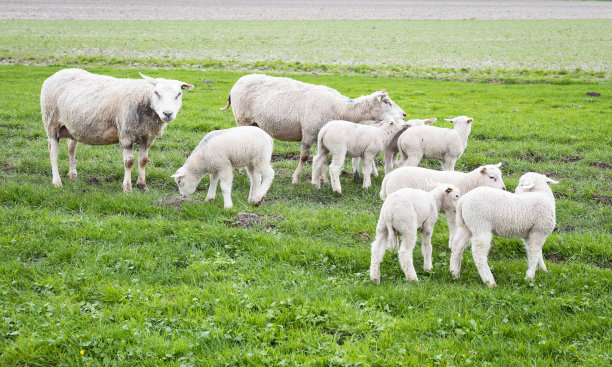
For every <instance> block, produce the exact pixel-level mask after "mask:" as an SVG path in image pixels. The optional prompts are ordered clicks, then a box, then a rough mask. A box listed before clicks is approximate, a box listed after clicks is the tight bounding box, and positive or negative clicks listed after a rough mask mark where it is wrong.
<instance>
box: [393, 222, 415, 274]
mask: <svg viewBox="0 0 612 367" xmlns="http://www.w3.org/2000/svg"><path fill="white" fill-rule="evenodd" d="M416 239H417V235H416V231H407V232H402V244H401V245H400V249H399V252H398V253H397V257H398V258H399V262H400V266H401V267H402V270H403V271H404V274H406V280H409V281H411V282H418V281H419V278H418V277H417V275H416V271H415V270H414V264H413V263H412V252H413V251H414V246H415V244H416Z"/></svg>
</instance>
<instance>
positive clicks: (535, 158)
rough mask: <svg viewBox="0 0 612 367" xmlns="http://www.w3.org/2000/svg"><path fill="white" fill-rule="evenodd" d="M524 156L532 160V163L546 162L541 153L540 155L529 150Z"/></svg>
mask: <svg viewBox="0 0 612 367" xmlns="http://www.w3.org/2000/svg"><path fill="white" fill-rule="evenodd" d="M523 158H525V159H526V160H527V161H529V162H531V163H539V162H544V157H542V156H541V155H538V154H536V153H534V152H527V153H524V154H523Z"/></svg>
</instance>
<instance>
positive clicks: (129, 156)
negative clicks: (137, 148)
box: [121, 143, 134, 192]
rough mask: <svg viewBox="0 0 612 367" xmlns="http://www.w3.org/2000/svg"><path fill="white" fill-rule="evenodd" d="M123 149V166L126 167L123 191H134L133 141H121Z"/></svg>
mask: <svg viewBox="0 0 612 367" xmlns="http://www.w3.org/2000/svg"><path fill="white" fill-rule="evenodd" d="M121 149H122V150H123V166H124V168H125V174H124V176H123V192H132V166H134V152H133V151H132V143H121Z"/></svg>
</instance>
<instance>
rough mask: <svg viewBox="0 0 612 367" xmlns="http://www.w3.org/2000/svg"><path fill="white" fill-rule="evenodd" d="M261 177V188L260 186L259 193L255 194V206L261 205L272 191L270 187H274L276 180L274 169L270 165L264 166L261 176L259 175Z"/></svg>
mask: <svg viewBox="0 0 612 367" xmlns="http://www.w3.org/2000/svg"><path fill="white" fill-rule="evenodd" d="M258 175H259V176H261V177H262V182H261V186H259V192H256V191H254V192H255V197H254V198H253V203H252V204H253V205H259V204H261V202H262V200H263V199H264V197H265V196H266V194H267V193H268V190H269V189H270V185H272V180H274V169H273V168H272V166H270V165H269V164H267V163H266V164H264V166H263V167H262V169H261V174H259V173H258Z"/></svg>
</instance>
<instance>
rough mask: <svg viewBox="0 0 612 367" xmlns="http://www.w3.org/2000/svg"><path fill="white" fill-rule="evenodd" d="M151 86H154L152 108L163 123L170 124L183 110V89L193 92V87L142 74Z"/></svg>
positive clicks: (176, 81) (151, 96)
mask: <svg viewBox="0 0 612 367" xmlns="http://www.w3.org/2000/svg"><path fill="white" fill-rule="evenodd" d="M140 76H142V77H143V78H144V80H146V81H147V82H148V83H149V84H151V85H152V86H153V89H152V90H151V95H150V98H151V108H152V109H153V110H154V111H155V113H156V114H157V116H159V118H160V119H161V120H162V121H163V122H170V121H172V120H174V119H175V118H176V114H177V113H178V111H179V110H180V109H181V104H182V101H183V97H182V96H183V91H182V90H183V89H187V90H191V89H193V85H191V84H187V83H183V82H181V81H178V80H170V79H162V78H157V79H155V78H151V77H148V76H146V75H144V74H142V73H141V74H140Z"/></svg>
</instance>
